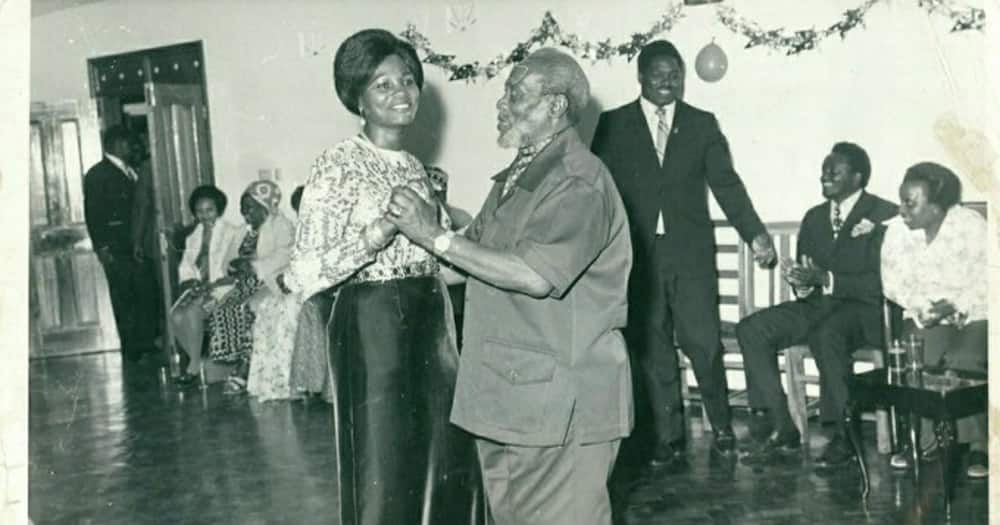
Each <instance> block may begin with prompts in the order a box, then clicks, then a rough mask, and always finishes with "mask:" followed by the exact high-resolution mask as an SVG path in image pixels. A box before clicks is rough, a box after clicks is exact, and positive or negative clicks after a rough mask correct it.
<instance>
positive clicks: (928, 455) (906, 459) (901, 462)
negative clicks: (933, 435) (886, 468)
mask: <svg viewBox="0 0 1000 525" xmlns="http://www.w3.org/2000/svg"><path fill="white" fill-rule="evenodd" d="M937 453H938V446H937V440H936V439H933V440H931V441H930V443H929V444H928V445H926V446H921V448H920V461H934V460H935V459H937ZM912 461H913V450H912V449H911V448H910V445H904V446H903V448H902V449H901V450H900V451H899V452H896V453H895V454H893V455H892V457H891V458H889V465H890V466H891V467H892V468H894V469H900V470H904V469H908V468H910V463H912Z"/></svg>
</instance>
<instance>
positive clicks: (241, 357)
mask: <svg viewBox="0 0 1000 525" xmlns="http://www.w3.org/2000/svg"><path fill="white" fill-rule="evenodd" d="M263 285H264V283H263V282H262V281H260V280H258V279H257V278H256V277H250V278H246V279H241V280H240V281H238V282H237V283H236V287H235V288H233V289H232V290H231V291H230V292H229V293H227V294H226V295H225V297H223V298H222V300H221V301H220V302H219V304H218V306H216V307H215V309H214V310H213V311H212V314H211V315H210V316H209V318H208V326H209V334H210V337H209V350H208V356H209V358H210V359H212V360H213V361H218V362H221V363H239V362H243V361H245V360H247V359H249V358H250V353H251V352H252V351H253V320H254V313H253V311H252V310H251V309H250V306H249V305H248V304H247V300H248V299H250V297H251V296H253V294H255V293H256V292H257V290H259V289H260V288H261V287H262V286H263Z"/></svg>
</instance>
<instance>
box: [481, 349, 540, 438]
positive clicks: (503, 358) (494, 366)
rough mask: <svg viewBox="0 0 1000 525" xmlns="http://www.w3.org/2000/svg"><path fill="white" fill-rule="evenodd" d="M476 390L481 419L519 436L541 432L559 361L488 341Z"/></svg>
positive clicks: (533, 352) (526, 350) (533, 350)
mask: <svg viewBox="0 0 1000 525" xmlns="http://www.w3.org/2000/svg"><path fill="white" fill-rule="evenodd" d="M481 363H482V366H483V368H482V369H480V370H481V373H480V374H476V375H477V376H478V377H477V378H476V381H475V383H474V385H475V386H474V387H473V388H475V389H476V390H477V391H478V392H477V395H476V399H477V400H478V404H479V406H480V407H481V410H480V412H479V416H480V417H481V418H483V419H484V420H486V421H488V422H489V423H490V424H492V425H495V426H497V427H500V428H504V429H507V430H512V431H515V432H525V433H530V432H537V431H538V430H540V429H541V428H542V426H543V424H544V422H545V415H546V413H547V411H548V408H549V405H550V402H551V398H552V396H553V395H555V392H553V390H554V389H553V379H554V378H555V376H556V368H557V364H556V359H555V357H554V356H553V355H552V354H550V353H546V352H545V351H544V350H540V349H533V348H525V347H519V346H516V345H512V344H510V343H506V342H500V341H489V340H487V341H486V342H485V344H484V346H483V355H482V361H481Z"/></svg>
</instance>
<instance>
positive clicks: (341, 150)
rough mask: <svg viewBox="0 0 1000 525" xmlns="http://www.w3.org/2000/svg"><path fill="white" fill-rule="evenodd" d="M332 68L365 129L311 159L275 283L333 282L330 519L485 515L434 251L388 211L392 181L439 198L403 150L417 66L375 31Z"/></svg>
mask: <svg viewBox="0 0 1000 525" xmlns="http://www.w3.org/2000/svg"><path fill="white" fill-rule="evenodd" d="M333 70H334V85H335V88H336V92H337V96H338V97H339V98H340V100H341V102H342V103H343V104H344V106H345V107H346V108H347V109H348V110H349V111H350V112H352V113H354V114H355V115H358V116H360V117H361V118H362V119H363V124H362V126H363V128H362V131H361V133H359V134H358V135H356V136H353V137H351V138H348V139H346V140H343V141H341V142H340V143H338V144H336V145H334V146H333V147H331V148H330V149H328V150H326V151H325V152H323V154H321V155H320V156H319V158H317V159H316V162H315V164H314V165H313V168H312V175H311V176H310V177H309V179H308V182H307V183H306V189H305V193H304V194H303V196H302V209H301V210H300V215H299V223H298V229H297V230H296V243H295V250H294V251H293V254H292V261H291V264H290V265H289V270H288V272H287V273H285V274H284V275H283V276H282V277H280V278H279V283H280V284H282V285H283V286H285V287H286V289H287V291H288V292H289V293H292V294H294V295H297V296H298V297H299V298H300V300H301V301H303V302H304V301H305V300H307V299H309V298H311V297H312V296H314V295H315V294H317V293H319V292H323V291H325V290H328V289H330V288H333V287H337V288H338V290H337V298H336V303H335V304H334V305H333V314H332V316H331V318H330V324H329V326H330V328H329V335H328V337H329V342H328V346H327V348H329V352H330V354H329V355H330V367H329V369H330V370H331V372H332V376H333V379H332V381H333V385H334V390H335V392H334V407H335V408H334V414H335V423H334V433H335V436H334V439H335V440H336V449H337V460H338V468H337V470H338V472H339V473H340V479H339V483H338V487H339V492H340V499H339V501H340V505H341V512H340V516H338V517H339V520H336V521H338V522H339V523H342V524H343V525H355V524H368V523H391V524H394V525H408V524H413V525H416V524H420V523H447V524H456V525H457V524H460V523H470V521H476V520H481V519H482V514H481V511H482V508H483V507H482V506H481V504H480V505H477V503H481V499H480V498H477V497H476V495H477V494H478V493H479V491H478V489H479V487H480V482H479V469H478V467H477V465H476V458H475V453H474V448H473V442H472V440H471V439H470V437H469V436H468V435H466V434H464V433H462V432H461V431H460V430H459V429H457V428H456V427H454V426H453V425H451V424H449V422H448V416H449V412H450V410H451V403H452V396H453V394H454V386H455V374H456V369H457V364H458V353H457V351H456V349H455V344H454V332H453V330H449V327H450V323H449V322H448V320H447V317H446V316H447V313H446V312H447V310H448V294H447V293H446V291H445V289H444V285H443V283H442V281H441V280H440V277H439V273H438V272H439V266H438V263H437V260H436V258H435V257H434V255H433V254H431V253H429V252H428V251H426V250H424V249H423V248H421V247H420V246H418V245H416V244H414V243H412V242H410V241H409V240H408V239H406V238H405V237H403V236H401V235H397V230H396V228H395V226H394V225H393V224H392V223H390V222H389V221H388V220H386V219H385V217H384V215H385V214H386V213H387V211H388V206H389V198H390V195H391V192H392V189H393V187H396V186H403V185H408V186H410V187H412V188H414V191H416V192H417V193H419V194H420V195H421V196H423V197H424V198H426V199H433V198H434V197H433V196H432V195H431V183H430V181H429V180H428V178H427V174H426V172H425V171H424V167H423V165H422V164H421V163H420V161H419V160H417V159H416V158H415V157H414V156H413V155H411V154H410V153H409V152H407V151H406V150H405V149H404V148H403V133H404V132H405V131H406V130H407V129H409V128H410V127H411V124H413V122H414V118H415V117H416V113H417V108H418V106H419V103H420V91H421V89H422V87H423V69H422V68H421V65H420V60H419V58H418V57H417V54H416V51H415V50H414V49H413V47H412V46H411V45H409V44H408V43H406V42H404V41H402V40H400V39H398V38H396V37H395V36H394V35H393V34H392V33H390V32H388V31H384V30H375V29H372V30H365V31H361V32H359V33H356V34H355V35H353V36H351V37H350V38H348V39H347V40H346V41H345V42H344V43H343V44H341V46H340V48H339V49H338V50H337V54H336V57H335V58H334V65H333ZM441 217H442V220H443V221H445V222H446V221H447V214H444V213H442V214H441ZM477 510H478V511H480V512H477ZM480 522H481V521H480Z"/></svg>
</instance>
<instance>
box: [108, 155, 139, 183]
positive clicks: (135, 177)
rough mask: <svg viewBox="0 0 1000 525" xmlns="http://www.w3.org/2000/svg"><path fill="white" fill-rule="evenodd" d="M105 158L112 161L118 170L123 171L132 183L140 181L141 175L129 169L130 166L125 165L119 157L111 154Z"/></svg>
mask: <svg viewBox="0 0 1000 525" xmlns="http://www.w3.org/2000/svg"><path fill="white" fill-rule="evenodd" d="M104 156H105V157H107V158H108V160H109V161H111V163H112V164H114V165H115V167H116V168H118V169H120V170H122V173H124V174H125V176H126V177H128V178H129V179H131V180H132V182H135V181H137V180H139V175H138V174H137V173H136V172H135V171H134V170H132V168H130V167H128V164H125V161H123V160H122V159H119V158H118V157H116V156H114V155H112V154H110V153H105V154H104Z"/></svg>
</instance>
